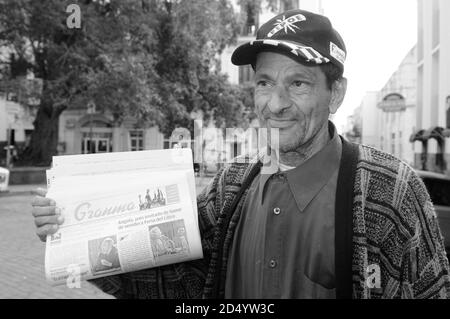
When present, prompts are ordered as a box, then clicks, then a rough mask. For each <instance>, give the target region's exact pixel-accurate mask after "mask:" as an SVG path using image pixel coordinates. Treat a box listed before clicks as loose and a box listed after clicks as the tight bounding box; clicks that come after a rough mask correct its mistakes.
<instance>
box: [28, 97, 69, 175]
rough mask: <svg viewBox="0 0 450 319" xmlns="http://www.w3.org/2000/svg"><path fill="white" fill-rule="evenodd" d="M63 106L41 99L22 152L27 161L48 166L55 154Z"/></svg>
mask: <svg viewBox="0 0 450 319" xmlns="http://www.w3.org/2000/svg"><path fill="white" fill-rule="evenodd" d="M64 109H65V108H61V107H54V106H53V102H52V101H51V100H48V99H46V100H44V99H43V100H41V104H40V106H39V109H38V112H37V115H36V119H35V120H34V123H33V124H34V131H33V133H32V134H31V140H30V145H29V146H28V147H27V149H26V150H25V152H24V158H25V160H26V161H27V162H29V163H30V164H32V165H36V166H49V165H50V164H51V162H52V156H54V155H56V154H57V146H58V127H59V116H60V115H61V113H62V111H63V110H64Z"/></svg>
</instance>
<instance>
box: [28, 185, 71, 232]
mask: <svg viewBox="0 0 450 319" xmlns="http://www.w3.org/2000/svg"><path fill="white" fill-rule="evenodd" d="M35 193H36V196H35V197H34V199H33V201H32V202H31V206H33V209H32V211H31V213H32V214H33V217H34V223H35V225H36V234H37V235H38V236H39V238H40V239H41V241H45V240H46V238H47V235H51V234H54V233H56V232H57V231H58V228H59V225H61V224H62V223H63V222H64V217H63V216H61V213H60V212H59V210H58V209H56V206H55V205H56V203H55V201H54V200H52V199H49V198H45V194H46V193H47V191H46V190H45V189H42V188H38V189H36V191H35Z"/></svg>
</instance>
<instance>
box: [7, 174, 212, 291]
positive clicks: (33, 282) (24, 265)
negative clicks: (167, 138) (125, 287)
mask: <svg viewBox="0 0 450 319" xmlns="http://www.w3.org/2000/svg"><path fill="white" fill-rule="evenodd" d="M208 181H209V179H208V178H202V179H197V180H196V187H197V193H198V192H199V190H201V189H202V188H203V187H204V186H205V185H206V183H207V182H208ZM32 198H33V195H31V194H30V192H29V191H28V192H21V193H17V194H14V193H11V194H8V195H6V196H5V195H2V194H0V224H1V225H2V227H1V233H0V239H1V245H0V260H1V266H0V299H4V298H14V299H16V298H27V299H30V298H33V299H34V298H36V299H40V298H46V299H67V298H77V299H78V298H95V299H106V298H112V297H111V296H109V295H107V294H104V293H103V292H102V291H100V290H99V289H97V288H96V287H94V286H93V285H91V284H90V283H88V282H85V281H84V282H81V288H72V289H70V288H68V287H66V286H65V285H63V286H58V287H52V286H51V285H49V284H48V283H47V282H46V280H45V273H44V254H45V243H43V242H41V241H40V240H39V239H38V237H37V236H36V234H35V226H34V221H33V218H32V215H31V205H30V203H31V200H32Z"/></svg>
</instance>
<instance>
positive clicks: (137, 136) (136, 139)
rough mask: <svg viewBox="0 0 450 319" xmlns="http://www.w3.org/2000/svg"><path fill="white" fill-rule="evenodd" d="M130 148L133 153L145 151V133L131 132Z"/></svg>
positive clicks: (140, 131) (139, 131)
mask: <svg viewBox="0 0 450 319" xmlns="http://www.w3.org/2000/svg"><path fill="white" fill-rule="evenodd" d="M130 146H131V149H130V150H131V151H132V152H134V151H143V150H144V131H142V130H134V131H130Z"/></svg>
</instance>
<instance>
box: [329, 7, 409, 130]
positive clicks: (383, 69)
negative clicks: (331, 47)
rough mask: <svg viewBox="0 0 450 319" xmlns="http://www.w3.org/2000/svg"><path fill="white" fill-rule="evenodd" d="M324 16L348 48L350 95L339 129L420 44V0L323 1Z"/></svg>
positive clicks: (341, 111) (340, 115) (338, 116)
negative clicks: (364, 99)
mask: <svg viewBox="0 0 450 319" xmlns="http://www.w3.org/2000/svg"><path fill="white" fill-rule="evenodd" d="M322 6H323V9H324V15H326V16H327V17H328V18H329V19H330V20H331V22H332V24H333V26H334V28H335V29H336V30H337V31H338V32H339V33H340V35H341V36H342V38H343V39H344V42H345V45H346V47H347V60H346V62H345V73H344V76H345V77H346V78H347V79H348V88H347V95H346V97H345V100H344V103H343V105H342V106H341V108H340V109H339V110H338V112H337V114H336V117H335V118H334V122H335V124H336V126H337V128H338V129H340V128H341V127H342V125H344V124H345V123H346V118H347V116H349V115H351V114H352V113H353V110H354V109H355V108H356V107H358V106H359V105H360V104H361V101H362V99H363V97H364V95H365V93H366V92H369V91H379V90H381V89H382V88H383V86H384V85H385V84H386V83H387V81H388V80H389V78H390V77H391V75H392V74H393V73H394V72H395V71H396V70H397V69H398V66H399V65H400V63H401V62H402V60H403V59H404V58H405V57H406V55H407V53H408V52H409V50H410V49H411V48H412V47H413V46H414V45H415V44H416V43H417V0H322Z"/></svg>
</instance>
